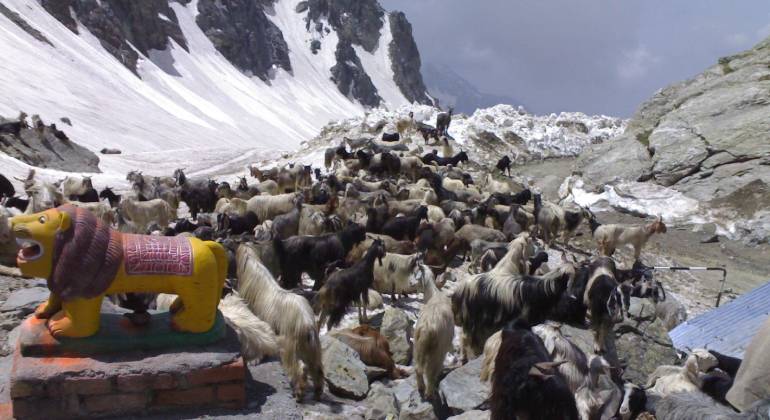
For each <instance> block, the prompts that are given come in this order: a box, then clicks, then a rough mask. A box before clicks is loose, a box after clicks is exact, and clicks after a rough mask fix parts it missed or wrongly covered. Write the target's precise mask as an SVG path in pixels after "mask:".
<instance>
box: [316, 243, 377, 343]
mask: <svg viewBox="0 0 770 420" xmlns="http://www.w3.org/2000/svg"><path fill="white" fill-rule="evenodd" d="M384 256H385V245H384V244H383V243H382V241H380V240H375V241H374V242H373V243H372V246H371V247H370V248H369V250H368V251H367V252H366V255H364V258H363V259H362V260H360V261H358V262H356V263H355V264H354V265H353V266H352V267H350V268H346V269H344V270H338V271H335V272H334V273H332V274H331V275H329V278H328V279H326V284H324V285H323V287H321V290H319V292H318V296H317V304H318V308H319V312H320V314H321V315H320V316H319V318H318V329H319V330H320V328H321V325H323V324H326V328H327V329H329V330H330V329H331V328H332V327H334V326H336V325H338V324H339V323H340V321H342V317H343V316H345V313H346V312H347V309H348V307H349V306H350V304H351V303H353V302H354V301H358V302H359V303H360V305H359V306H358V320H359V322H360V323H364V322H366V305H368V304H369V293H368V290H369V287H371V286H372V283H373V282H374V275H373V273H372V270H373V269H374V264H375V260H377V259H379V263H380V265H382V258H383V257H384Z"/></svg>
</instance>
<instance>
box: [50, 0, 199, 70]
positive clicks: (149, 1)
mask: <svg viewBox="0 0 770 420" xmlns="http://www.w3.org/2000/svg"><path fill="white" fill-rule="evenodd" d="M42 6H43V7H44V8H45V9H46V10H47V11H48V13H50V14H51V15H52V16H54V17H55V18H56V19H58V20H59V22H61V23H62V24H63V25H64V26H66V27H67V28H68V29H69V30H70V31H72V32H74V33H78V29H77V22H76V21H75V18H77V20H78V21H79V22H80V23H81V24H82V25H83V26H85V27H86V28H88V31H89V32H90V33H91V34H93V35H94V36H95V37H96V38H97V39H99V41H100V43H101V45H102V47H103V48H104V49H105V50H107V52H109V53H110V54H112V55H113V56H114V57H115V58H116V59H118V61H120V62H121V63H123V65H124V66H126V67H127V68H128V69H129V70H131V71H132V72H134V74H137V75H138V73H137V71H136V64H137V61H138V59H139V53H141V54H143V55H145V56H149V52H150V51H152V50H165V49H166V46H167V45H168V39H169V38H171V39H173V40H174V41H175V42H176V43H177V44H179V45H180V46H181V47H182V48H184V49H185V50H186V49H187V40H186V39H185V38H184V34H182V30H181V28H179V23H178V21H177V17H176V14H175V13H174V10H173V9H172V8H171V7H170V6H169V2H168V1H166V0H146V1H131V2H109V1H104V2H101V1H100V2H97V1H92V0H43V1H42ZM71 11H74V13H75V16H72V14H71ZM161 16H163V17H165V18H167V19H164V18H163V17H161ZM137 50H138V51H139V53H137Z"/></svg>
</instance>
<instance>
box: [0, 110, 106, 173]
mask: <svg viewBox="0 0 770 420" xmlns="http://www.w3.org/2000/svg"><path fill="white" fill-rule="evenodd" d="M7 121H10V120H6V119H3V118H0V124H2V123H4V122H7ZM75 140H76V139H75ZM0 152H5V153H6V154H8V155H9V156H11V157H13V158H16V159H18V160H20V161H22V162H25V163H27V164H29V165H32V166H36V167H40V168H52V169H58V170H61V171H72V172H101V171H100V170H99V157H98V156H96V154H94V153H93V152H92V151H90V150H88V149H86V148H84V147H83V146H80V145H78V144H76V143H75V142H74V141H72V140H71V139H69V137H67V135H66V133H64V131H62V130H60V129H59V128H57V127H56V125H55V124H51V125H50V126H46V125H45V123H43V125H42V126H41V127H40V129H37V128H35V127H32V128H22V129H21V130H20V131H19V133H18V135H16V134H10V133H9V134H3V135H2V136H0Z"/></svg>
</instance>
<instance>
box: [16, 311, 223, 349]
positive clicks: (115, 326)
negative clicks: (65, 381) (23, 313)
mask: <svg viewBox="0 0 770 420" xmlns="http://www.w3.org/2000/svg"><path fill="white" fill-rule="evenodd" d="M46 322H47V321H46V320H44V319H37V318H35V317H34V316H32V317H30V318H27V319H26V320H25V321H24V323H23V324H22V326H21V332H20V334H19V345H20V347H21V354H22V356H65V355H66V356H76V357H79V356H90V355H95V354H104V353H125V352H130V351H139V350H142V351H151V350H161V349H166V348H172V349H173V348H179V347H182V346H189V347H198V346H205V345H207V344H210V343H215V342H217V341H219V340H221V339H222V338H223V337H224V336H225V321H224V318H223V317H222V314H221V313H220V312H219V311H217V318H216V321H215V322H214V326H213V327H211V329H210V330H209V331H207V332H204V333H200V334H192V333H183V332H179V331H175V330H173V329H172V328H171V315H170V314H169V313H168V312H160V313H154V314H152V315H151V318H150V322H149V323H148V324H147V325H145V326H142V327H137V326H135V325H133V324H132V323H131V322H130V321H129V319H128V318H126V317H125V316H123V315H122V314H109V313H107V314H102V315H101V319H100V325H99V331H98V332H97V333H96V334H95V335H93V336H91V337H86V338H59V339H57V338H54V337H53V336H51V334H50V333H49V331H48V327H47V324H46Z"/></svg>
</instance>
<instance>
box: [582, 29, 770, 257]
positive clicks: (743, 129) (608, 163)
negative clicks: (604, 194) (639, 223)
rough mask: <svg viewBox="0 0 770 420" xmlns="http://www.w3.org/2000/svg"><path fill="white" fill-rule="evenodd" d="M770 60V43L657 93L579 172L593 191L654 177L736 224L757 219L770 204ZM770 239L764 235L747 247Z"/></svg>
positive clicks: (585, 155)
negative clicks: (723, 214)
mask: <svg viewBox="0 0 770 420" xmlns="http://www.w3.org/2000/svg"><path fill="white" fill-rule="evenodd" d="M768 61H770V38H767V39H765V40H764V41H762V42H760V43H759V44H758V45H756V46H755V47H754V48H752V49H750V50H747V51H744V52H741V53H738V54H735V55H732V56H729V57H723V58H721V59H719V61H718V62H717V63H716V64H715V65H714V66H712V67H710V68H708V69H706V70H705V71H704V72H703V73H701V74H699V75H697V76H695V77H693V78H692V79H689V80H686V81H684V82H680V83H677V84H674V85H672V86H670V87H667V88H665V89H662V90H660V91H658V92H657V93H656V94H655V95H654V96H653V97H652V98H650V99H649V100H648V101H647V102H645V103H643V104H642V105H641V107H640V108H639V110H638V111H637V112H636V114H635V115H634V116H633V118H632V119H631V121H629V123H628V127H627V129H626V131H625V133H624V134H623V135H621V136H619V137H617V138H616V139H614V140H612V141H609V142H605V143H604V144H601V145H596V146H593V147H592V148H591V149H589V150H587V151H585V152H584V153H583V155H582V156H581V158H580V159H579V161H578V165H577V166H578V169H579V170H582V171H583V178H584V179H585V180H586V182H587V183H590V184H589V185H588V186H589V187H591V189H594V190H600V189H601V188H602V186H603V185H604V184H606V183H611V182H613V181H615V180H619V179H622V180H629V181H633V180H645V179H648V178H650V177H651V178H652V180H653V181H654V182H656V183H658V184H660V185H664V186H670V187H672V188H674V189H675V190H677V191H679V192H681V193H683V194H684V195H686V196H687V197H689V198H691V199H694V200H696V201H698V202H700V203H703V204H707V205H709V206H710V207H712V208H717V209H720V211H722V212H726V215H725V218H726V219H729V220H731V221H733V222H739V220H746V221H748V222H746V223H748V224H750V223H751V221H752V220H756V219H757V218H759V217H760V212H761V211H762V210H763V209H766V208H767V207H768V206H770V181H768V180H770V142H768V141H767V138H766V137H767V135H766V133H767V132H768V130H769V129H770V107H768V106H767V103H768V101H770V68H769V67H768V66H767V62H768ZM730 214H732V216H731V215H730ZM751 231H752V230H751V229H746V232H739V235H742V236H744V237H745V236H747V235H749V234H750V232H751ZM769 236H770V234H768V232H767V229H765V230H764V231H762V232H761V233H760V235H759V237H758V238H757V237H752V238H751V239H748V240H747V243H749V244H757V243H762V242H765V241H767V238H768V237H769ZM712 237H713V235H712V236H710V237H709V238H706V239H711V238H712Z"/></svg>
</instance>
